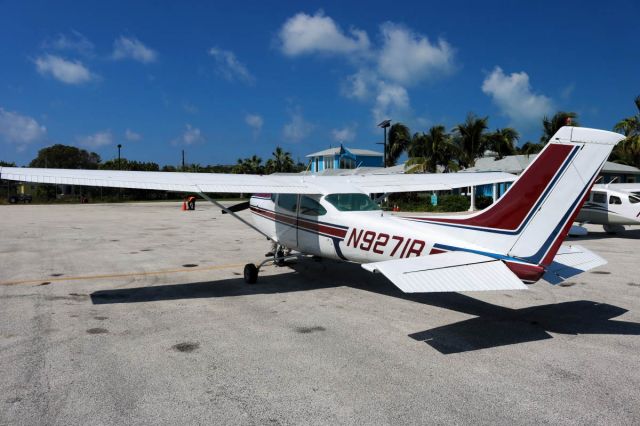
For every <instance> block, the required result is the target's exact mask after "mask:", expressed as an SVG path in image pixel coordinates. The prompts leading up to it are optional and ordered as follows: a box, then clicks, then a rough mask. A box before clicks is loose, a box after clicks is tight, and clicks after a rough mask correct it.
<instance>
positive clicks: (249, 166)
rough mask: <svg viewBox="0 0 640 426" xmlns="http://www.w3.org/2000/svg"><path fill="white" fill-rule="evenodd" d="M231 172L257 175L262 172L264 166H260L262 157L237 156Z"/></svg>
mask: <svg viewBox="0 0 640 426" xmlns="http://www.w3.org/2000/svg"><path fill="white" fill-rule="evenodd" d="M233 173H238V174H247V175H258V174H263V173H264V167H263V166H262V158H260V157H258V156H257V155H253V156H251V158H244V159H243V158H238V162H237V164H236V165H235V167H234V168H233Z"/></svg>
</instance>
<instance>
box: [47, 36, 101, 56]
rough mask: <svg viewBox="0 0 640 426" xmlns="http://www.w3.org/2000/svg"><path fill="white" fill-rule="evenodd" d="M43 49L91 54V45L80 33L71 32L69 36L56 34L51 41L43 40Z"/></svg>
mask: <svg viewBox="0 0 640 426" xmlns="http://www.w3.org/2000/svg"><path fill="white" fill-rule="evenodd" d="M42 48H43V49H52V50H72V51H76V52H78V53H80V54H83V55H87V56H89V55H92V54H93V48H94V46H93V43H91V41H89V39H88V38H87V37H85V36H84V35H83V34H82V33H80V32H78V31H75V30H72V31H71V33H70V34H68V35H66V34H62V33H60V34H58V35H57V36H56V37H55V38H53V39H48V40H45V41H44V42H43V43H42Z"/></svg>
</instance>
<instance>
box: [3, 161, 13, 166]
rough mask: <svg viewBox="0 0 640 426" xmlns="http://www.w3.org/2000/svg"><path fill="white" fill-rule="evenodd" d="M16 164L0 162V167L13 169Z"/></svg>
mask: <svg viewBox="0 0 640 426" xmlns="http://www.w3.org/2000/svg"><path fill="white" fill-rule="evenodd" d="M15 166H16V163H9V162H8V161H0V167H15Z"/></svg>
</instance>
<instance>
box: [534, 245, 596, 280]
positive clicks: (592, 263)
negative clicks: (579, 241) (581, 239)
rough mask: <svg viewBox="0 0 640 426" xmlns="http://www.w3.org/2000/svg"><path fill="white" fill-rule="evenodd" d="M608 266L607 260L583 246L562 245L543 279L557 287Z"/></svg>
mask: <svg viewBox="0 0 640 426" xmlns="http://www.w3.org/2000/svg"><path fill="white" fill-rule="evenodd" d="M606 264H607V261H606V260H604V259H603V258H602V257H600V256H598V255H597V254H595V253H594V252H592V251H590V250H587V249H586V248H584V247H582V246H569V245H562V246H560V249H559V250H558V254H556V257H554V258H553V262H552V263H551V265H549V267H547V271H546V272H545V274H544V275H543V277H542V278H543V279H544V280H545V281H547V282H549V283H550V284H554V285H556V284H560V283H561V282H563V281H565V280H567V279H569V278H571V277H573V276H576V275H578V274H581V273H583V272H585V271H588V270H590V269H593V268H597V267H598V266H602V265H606Z"/></svg>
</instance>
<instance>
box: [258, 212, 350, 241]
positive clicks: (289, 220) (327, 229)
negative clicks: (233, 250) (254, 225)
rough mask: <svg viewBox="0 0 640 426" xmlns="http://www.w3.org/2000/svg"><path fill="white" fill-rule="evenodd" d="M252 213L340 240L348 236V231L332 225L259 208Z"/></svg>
mask: <svg viewBox="0 0 640 426" xmlns="http://www.w3.org/2000/svg"><path fill="white" fill-rule="evenodd" d="M251 211H252V212H253V213H255V214H258V215H260V216H263V217H266V218H268V219H271V220H276V221H278V222H283V223H285V224H287V225H290V226H293V227H298V228H300V229H302V230H305V231H311V232H315V233H322V234H327V235H330V236H332V237H338V238H344V237H345V236H346V235H347V230H346V229H342V228H338V227H332V226H330V225H324V224H321V223H318V222H314V221H311V220H307V219H302V218H298V219H296V218H295V217H292V216H288V215H283V214H279V213H276V212H273V211H270V210H266V209H262V208H259V207H255V206H252V207H251Z"/></svg>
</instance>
